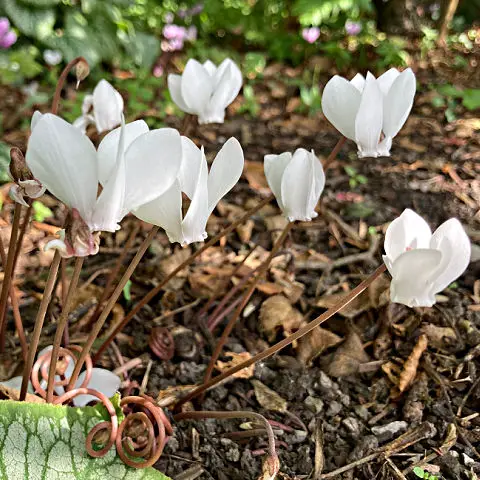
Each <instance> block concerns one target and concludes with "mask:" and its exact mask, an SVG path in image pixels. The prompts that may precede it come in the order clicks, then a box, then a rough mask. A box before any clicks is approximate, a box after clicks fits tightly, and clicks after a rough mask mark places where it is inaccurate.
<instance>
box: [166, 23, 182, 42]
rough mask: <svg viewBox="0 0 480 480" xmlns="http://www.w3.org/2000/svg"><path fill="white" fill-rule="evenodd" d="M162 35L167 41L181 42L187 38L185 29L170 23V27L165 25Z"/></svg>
mask: <svg viewBox="0 0 480 480" xmlns="http://www.w3.org/2000/svg"><path fill="white" fill-rule="evenodd" d="M162 33H163V36H164V37H165V38H166V39H167V40H178V39H181V40H183V39H184V38H185V37H186V36H187V29H186V28H185V27H180V26H179V25H175V24H174V23H172V24H170V25H165V26H164V27H163V31H162Z"/></svg>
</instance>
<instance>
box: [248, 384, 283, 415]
mask: <svg viewBox="0 0 480 480" xmlns="http://www.w3.org/2000/svg"><path fill="white" fill-rule="evenodd" d="M252 384H253V388H254V389H255V396H256V397H257V401H258V403H259V404H260V405H261V406H262V407H263V408H264V409H265V410H272V411H274V412H280V413H284V412H285V411H286V410H287V401H286V400H285V399H284V398H282V397H281V396H280V395H279V394H278V393H277V392H275V391H273V390H272V389H271V388H268V387H267V386H266V385H264V384H263V383H262V382H260V380H252Z"/></svg>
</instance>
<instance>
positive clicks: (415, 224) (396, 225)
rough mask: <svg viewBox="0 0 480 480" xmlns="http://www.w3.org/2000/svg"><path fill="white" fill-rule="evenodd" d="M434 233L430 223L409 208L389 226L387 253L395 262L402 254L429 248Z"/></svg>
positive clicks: (386, 234) (385, 246) (386, 243)
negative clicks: (416, 249)
mask: <svg viewBox="0 0 480 480" xmlns="http://www.w3.org/2000/svg"><path fill="white" fill-rule="evenodd" d="M431 238H432V231H431V229H430V226H429V225H428V223H427V222H426V221H425V220H424V219H423V218H422V217H421V216H420V215H418V214H417V213H415V212H414V211H413V210H410V209H409V208H407V209H405V210H404V211H403V213H402V214H401V215H400V216H399V217H397V218H396V219H395V220H393V222H392V223H391V224H390V225H389V226H388V228H387V231H386V233H385V244H384V248H385V253H386V254H387V257H388V258H389V259H390V261H391V262H394V261H395V260H396V259H397V258H398V257H399V256H400V255H401V254H402V253H404V252H406V251H407V250H410V249H415V248H429V247H430V240H431Z"/></svg>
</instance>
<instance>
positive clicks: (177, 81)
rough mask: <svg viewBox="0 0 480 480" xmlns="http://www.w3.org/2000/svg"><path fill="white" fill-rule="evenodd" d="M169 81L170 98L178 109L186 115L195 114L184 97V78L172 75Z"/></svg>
mask: <svg viewBox="0 0 480 480" xmlns="http://www.w3.org/2000/svg"><path fill="white" fill-rule="evenodd" d="M167 81H168V90H169V92H170V96H171V97H172V100H173V102H174V103H175V104H176V105H177V107H178V108H179V109H180V110H182V111H183V112H185V113H193V110H191V109H190V108H189V107H188V105H187V104H186V103H185V100H184V99H183V97H182V76H181V75H175V74H174V73H170V74H169V75H168V80H167Z"/></svg>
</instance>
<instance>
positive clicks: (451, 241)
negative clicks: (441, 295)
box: [430, 218, 472, 292]
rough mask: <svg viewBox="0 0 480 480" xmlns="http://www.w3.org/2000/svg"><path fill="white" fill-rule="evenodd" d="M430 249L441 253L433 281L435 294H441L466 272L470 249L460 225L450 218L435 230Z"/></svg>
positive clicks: (468, 241) (467, 239) (468, 240)
mask: <svg viewBox="0 0 480 480" xmlns="http://www.w3.org/2000/svg"><path fill="white" fill-rule="evenodd" d="M430 248H434V249H436V250H440V251H441V252H442V264H441V265H440V266H439V268H438V272H437V273H438V274H437V276H436V277H435V280H434V289H435V292H441V291H442V290H443V289H445V288H446V287H448V285H450V284H451V283H452V282H453V281H454V280H456V279H457V278H458V277H459V276H460V275H461V274H462V273H463V272H464V271H465V270H466V268H467V267H468V264H469V263H470V255H471V248H472V247H471V245H470V239H469V238H468V236H467V234H466V233H465V230H464V229H463V227H462V225H461V223H460V222H459V221H458V220H457V219H456V218H451V219H450V220H447V221H446V222H444V223H442V224H441V225H440V226H439V227H438V228H437V230H435V232H434V234H433V235H432V239H431V241H430Z"/></svg>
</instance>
